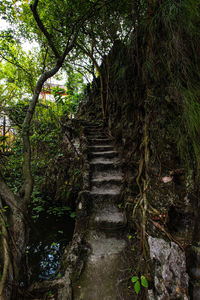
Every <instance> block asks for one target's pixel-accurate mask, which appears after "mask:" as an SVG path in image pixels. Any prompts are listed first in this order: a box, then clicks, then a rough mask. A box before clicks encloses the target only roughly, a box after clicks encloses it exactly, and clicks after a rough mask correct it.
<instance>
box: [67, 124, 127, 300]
mask: <svg viewBox="0 0 200 300" xmlns="http://www.w3.org/2000/svg"><path fill="white" fill-rule="evenodd" d="M86 130H87V138H88V144H89V164H90V184H91V189H90V201H91V207H92V208H91V213H90V221H89V228H88V235H87V241H86V242H87V244H88V245H89V247H90V249H91V250H90V254H89V255H88V257H87V261H86V263H85V268H84V270H83V272H82V274H81V277H80V279H79V281H78V282H76V284H75V286H74V289H73V290H74V291H73V292H74V295H73V297H74V299H75V300H118V299H124V300H128V299H130V298H129V297H128V294H127V293H126V292H124V291H123V290H122V289H121V287H120V282H121V281H122V277H123V272H124V270H126V269H127V268H128V266H127V259H126V255H125V249H126V247H127V242H126V235H125V233H124V228H125V226H126V217H125V214H124V213H123V211H122V210H121V209H120V208H119V207H118V204H119V202H120V188H121V182H122V175H123V174H122V171H121V167H120V161H119V159H118V154H117V152H116V150H115V148H114V145H113V141H112V139H111V138H109V137H108V136H106V134H105V133H104V132H103V129H102V128H101V127H100V126H98V125H90V126H88V127H87V128H86Z"/></svg>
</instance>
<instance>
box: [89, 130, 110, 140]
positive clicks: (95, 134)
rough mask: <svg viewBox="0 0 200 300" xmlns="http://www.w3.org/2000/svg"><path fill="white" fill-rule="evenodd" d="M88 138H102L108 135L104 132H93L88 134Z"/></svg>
mask: <svg viewBox="0 0 200 300" xmlns="http://www.w3.org/2000/svg"><path fill="white" fill-rule="evenodd" d="M87 138H88V139H95V138H97V139H99V138H100V139H101V138H108V136H107V135H106V134H105V133H103V132H93V133H89V134H87Z"/></svg>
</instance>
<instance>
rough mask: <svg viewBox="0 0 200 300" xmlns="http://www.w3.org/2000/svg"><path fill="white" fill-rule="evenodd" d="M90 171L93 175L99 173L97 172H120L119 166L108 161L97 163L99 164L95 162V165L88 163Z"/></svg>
mask: <svg viewBox="0 0 200 300" xmlns="http://www.w3.org/2000/svg"><path fill="white" fill-rule="evenodd" d="M90 170H91V172H94V173H95V172H99V171H101V172H106V173H109V172H112V171H113V170H115V171H119V172H120V164H119V163H113V162H109V161H105V162H103V161H102V162H101V161H99V162H95V163H91V162H90ZM95 175H96V174H95ZM95 177H96V176H95Z"/></svg>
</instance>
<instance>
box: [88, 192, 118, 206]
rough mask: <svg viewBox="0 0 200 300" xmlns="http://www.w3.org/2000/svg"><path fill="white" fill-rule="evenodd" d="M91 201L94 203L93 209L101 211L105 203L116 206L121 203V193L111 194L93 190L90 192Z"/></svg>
mask: <svg viewBox="0 0 200 300" xmlns="http://www.w3.org/2000/svg"><path fill="white" fill-rule="evenodd" d="M90 199H91V201H92V203H93V207H96V208H98V209H101V208H103V207H104V206H105V203H112V204H116V205H117V203H119V199H120V193H118V192H116V191H110V193H107V192H103V191H102V193H100V192H99V191H96V190H93V191H91V192H90Z"/></svg>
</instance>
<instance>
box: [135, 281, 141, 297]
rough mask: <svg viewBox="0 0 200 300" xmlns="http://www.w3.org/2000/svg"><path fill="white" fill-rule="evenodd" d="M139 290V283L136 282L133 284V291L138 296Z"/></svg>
mask: <svg viewBox="0 0 200 300" xmlns="http://www.w3.org/2000/svg"><path fill="white" fill-rule="evenodd" d="M140 289H141V286H140V282H139V281H137V282H136V283H135V284H134V290H135V292H136V294H139V292H140Z"/></svg>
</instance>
